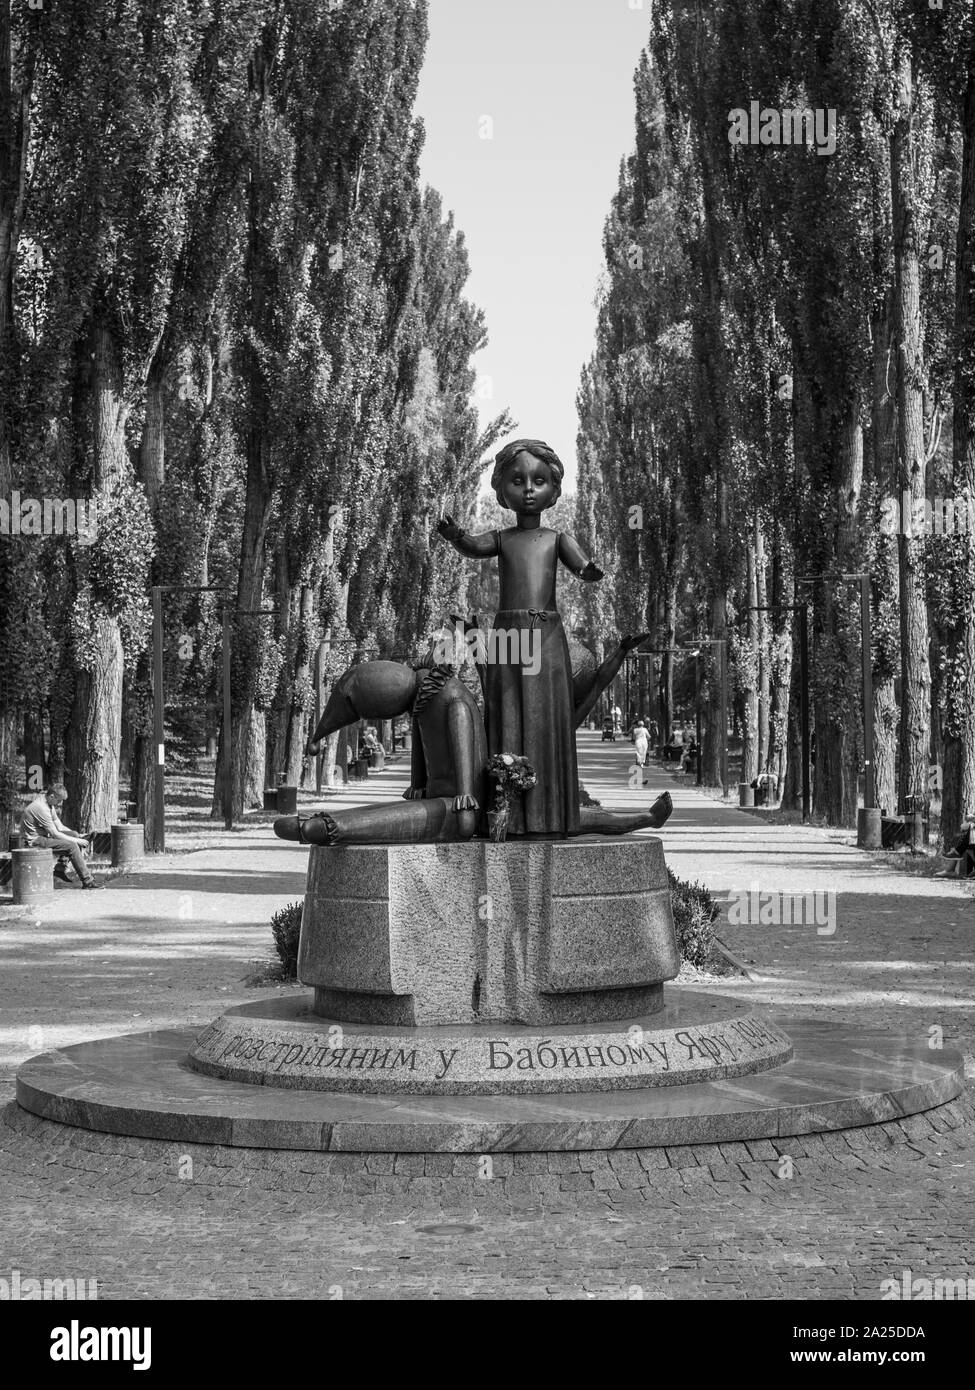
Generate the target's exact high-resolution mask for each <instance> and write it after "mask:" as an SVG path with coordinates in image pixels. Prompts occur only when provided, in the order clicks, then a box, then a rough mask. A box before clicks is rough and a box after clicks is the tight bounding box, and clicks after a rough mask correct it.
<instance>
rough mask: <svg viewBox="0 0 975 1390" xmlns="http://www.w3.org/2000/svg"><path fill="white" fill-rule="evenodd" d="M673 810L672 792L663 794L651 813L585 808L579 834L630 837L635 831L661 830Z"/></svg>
mask: <svg viewBox="0 0 975 1390" xmlns="http://www.w3.org/2000/svg"><path fill="white" fill-rule="evenodd" d="M673 809H674V803H673V801H672V800H671V798H670V792H661V793H660V795H659V796H658V797H657V799H656V801H655V802H654V803H653V805H652V806H651V807H650V810H649V811H604V810H603V809H602V807H601V806H583V807H582V808H581V809H580V811H579V834H580V835H629V834H630V833H631V831H633V830H659V829H660V827H661V826H662V825H663V824H664V822H665V821H666V820H669V818H670V813H671V811H673Z"/></svg>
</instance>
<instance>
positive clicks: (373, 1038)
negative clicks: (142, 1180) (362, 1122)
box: [189, 990, 792, 1096]
mask: <svg viewBox="0 0 975 1390" xmlns="http://www.w3.org/2000/svg"><path fill="white" fill-rule="evenodd" d="M791 1056H792V1042H791V1039H790V1038H789V1037H788V1035H787V1034H786V1033H784V1032H783V1030H782V1029H781V1028H779V1027H777V1026H776V1025H774V1024H770V1023H768V1022H767V1021H766V1020H765V1019H764V1018H763V1017H760V1016H757V1015H756V1014H754V1013H753V1012H752V1010H751V1009H750V1007H749V1006H748V1005H745V1004H740V1003H738V1002H737V1001H734V1000H729V999H722V998H720V997H714V996H712V995H707V994H699V993H693V992H691V991H689V990H671V992H670V993H669V994H668V996H667V1003H666V1005H665V1007H664V1008H663V1009H661V1010H659V1011H656V1012H654V1013H652V1014H648V1015H646V1016H645V1017H642V1018H635V1019H634V1018H626V1019H622V1020H618V1021H616V1022H612V1023H589V1024H575V1025H572V1026H568V1025H566V1026H561V1027H548V1028H538V1027H528V1026H526V1025H519V1024H512V1023H494V1024H482V1025H480V1026H477V1027H456V1026H455V1027H446V1026H445V1027H438V1028H395V1027H390V1026H388V1025H387V1026H382V1025H376V1024H353V1023H340V1022H337V1021H331V1020H328V1019H322V1018H320V1017H319V1016H318V1015H317V1014H316V1013H315V1012H314V1010H313V1008H312V1000H311V997H310V996H309V997H307V998H300V997H291V998H288V999H270V1000H261V1001H258V1002H257V1003H254V1004H244V1005H241V1006H239V1007H238V1008H233V1009H228V1011H227V1012H226V1013H225V1014H222V1015H221V1016H220V1017H219V1018H217V1019H215V1020H214V1022H213V1023H211V1024H210V1026H209V1027H208V1028H205V1029H204V1030H203V1032H202V1033H201V1034H200V1035H199V1037H198V1038H197V1039H196V1041H195V1042H194V1044H193V1046H192V1047H191V1049H190V1052H189V1065H190V1066H191V1067H192V1068H193V1069H194V1070H195V1071H199V1072H203V1073H205V1074H206V1075H208V1076H214V1077H220V1078H223V1079H224V1080H229V1081H243V1082H247V1083H249V1084H250V1085H258V1086H260V1085H266V1086H278V1087H289V1088H292V1089H298V1090H313V1091H358V1092H363V1093H365V1094H369V1095H439V1096H445V1095H482V1096H483V1095H534V1094H541V1093H547V1092H560V1093H564V1092H568V1091H571V1092H576V1091H608V1090H619V1089H622V1088H642V1087H645V1086H682V1085H687V1084H689V1083H693V1082H696V1081H715V1080H719V1079H721V1078H726V1077H733V1076H746V1075H750V1074H752V1073H754V1072H758V1071H765V1070H767V1069H768V1068H769V1067H774V1066H778V1065H780V1064H781V1063H782V1062H786V1061H788V1060H789V1058H790V1057H791Z"/></svg>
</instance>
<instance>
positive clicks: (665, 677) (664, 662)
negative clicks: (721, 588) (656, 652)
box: [660, 578, 677, 743]
mask: <svg viewBox="0 0 975 1390" xmlns="http://www.w3.org/2000/svg"><path fill="white" fill-rule="evenodd" d="M676 636H677V581H676V579H671V578H668V581H667V589H666V593H665V595H664V644H663V645H664V652H663V654H662V658H661V664H660V738H661V742H663V743H669V741H670V731H671V729H672V728H673V725H674V653H673V651H672V650H671V648H672V647H673V645H674V640H675V638H676Z"/></svg>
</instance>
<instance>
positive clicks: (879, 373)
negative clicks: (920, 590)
mask: <svg viewBox="0 0 975 1390" xmlns="http://www.w3.org/2000/svg"><path fill="white" fill-rule="evenodd" d="M892 313H893V310H892V305H891V302H890V296H888V298H887V301H886V302H885V304H884V307H883V309H882V310H881V311H880V313H878V314H877V315H876V317H875V319H874V326H873V402H872V408H871V430H870V435H871V471H872V474H873V480H874V485H875V491H876V494H877V497H878V499H880V500H882V499H884V498H894V497H896V498H897V501H898V504H899V503H900V500H901V499H900V497H899V496H898V492H899V475H898V469H897V413H896V402H895V396H894V393H893V390H892V388H893V387H894V378H895V377H896V372H897V369H896V365H895V363H894V352H893V341H892V335H891V321H892ZM899 594H900V564H899V560H898V541H897V537H896V536H894V535H880V536H879V537H878V540H877V551H876V560H875V563H874V570H873V576H872V584H871V596H872V599H873V609H874V622H873V631H874V634H875V637H874V660H873V744H874V755H873V756H874V778H875V787H876V796H877V805H878V806H879V807H881V808H882V809H885V810H886V811H887V812H888V814H890V815H893V814H894V812H895V811H896V809H897V804H898V795H897V737H898V734H897V697H896V694H895V680H896V674H897V671H898V669H899V666H900V640H899V631H898V627H897V624H896V623H895V622H894V621H893V615H894V614H895V613H897V611H898V609H899Z"/></svg>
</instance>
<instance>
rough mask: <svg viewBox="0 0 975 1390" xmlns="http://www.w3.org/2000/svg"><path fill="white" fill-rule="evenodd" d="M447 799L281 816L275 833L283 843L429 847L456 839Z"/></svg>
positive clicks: (275, 825) (277, 821)
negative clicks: (306, 815) (307, 814)
mask: <svg viewBox="0 0 975 1390" xmlns="http://www.w3.org/2000/svg"><path fill="white" fill-rule="evenodd" d="M451 807H452V801H451V800H450V799H449V798H448V797H444V796H435V797H432V798H431V799H430V800H429V801H402V802H397V801H394V802H392V803H390V804H389V805H382V806H354V807H352V808H351V809H350V810H348V811H319V812H317V813H316V814H315V815H313V816H309V817H308V818H307V819H306V818H305V817H303V816H279V817H278V819H277V820H276V821H275V822H274V833H275V835H277V836H278V838H279V839H281V840H298V841H300V842H301V843H302V844H309V845H386V844H415V845H419V844H430V843H432V842H434V841H437V840H443V839H456V838H458V837H457V828H456V820H457V816H456V813H455V812H454V811H453V810H452V809H451Z"/></svg>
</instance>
